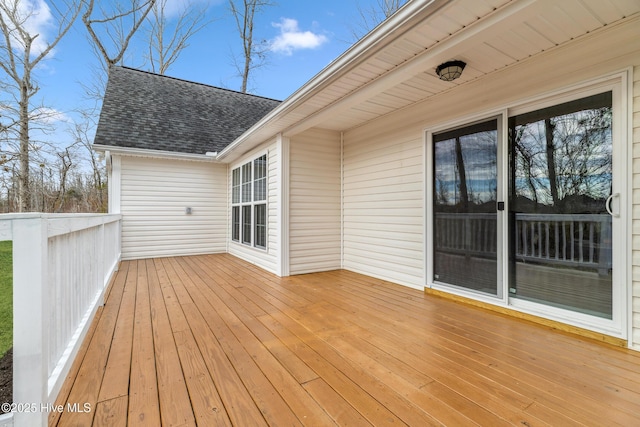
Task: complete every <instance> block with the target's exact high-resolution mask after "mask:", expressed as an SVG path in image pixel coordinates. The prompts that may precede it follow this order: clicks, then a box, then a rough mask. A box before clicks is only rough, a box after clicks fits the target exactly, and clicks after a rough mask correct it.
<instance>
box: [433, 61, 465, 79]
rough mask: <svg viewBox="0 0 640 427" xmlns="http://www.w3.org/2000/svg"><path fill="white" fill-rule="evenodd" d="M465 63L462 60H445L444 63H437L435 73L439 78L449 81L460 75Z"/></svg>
mask: <svg viewBox="0 0 640 427" xmlns="http://www.w3.org/2000/svg"><path fill="white" fill-rule="evenodd" d="M466 65H467V64H466V63H464V62H462V61H447V62H445V63H444V64H440V65H438V68H436V73H437V74H438V77H440V80H444V81H445V82H450V81H453V80H455V79H457V78H458V77H460V76H461V75H462V70H464V67H465V66H466Z"/></svg>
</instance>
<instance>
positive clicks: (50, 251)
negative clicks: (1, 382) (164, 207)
mask: <svg viewBox="0 0 640 427" xmlns="http://www.w3.org/2000/svg"><path fill="white" fill-rule="evenodd" d="M120 218H121V216H120V215H100V214H73V215H58V214H9V215H0V240H12V241H13V402H14V406H15V409H16V411H15V412H14V413H13V414H12V417H13V420H12V421H11V420H9V421H8V425H11V424H13V425H16V426H23V425H24V426H46V425H47V417H48V412H49V411H48V410H47V409H48V408H50V407H51V406H50V405H52V404H53V403H54V402H55V399H56V397H57V395H58V393H59V391H60V388H61V387H62V383H63V382H64V379H65V377H66V376H67V374H68V373H69V370H70V369H71V364H72V363H73V361H74V358H75V357H76V355H77V353H78V350H79V348H80V345H81V344H82V341H83V338H84V337H85V335H86V333H87V330H88V328H89V326H90V324H91V321H92V319H93V317H94V316H95V313H96V311H97V309H98V307H99V306H100V305H102V304H103V302H104V301H103V298H104V291H105V290H106V287H107V286H108V284H109V281H110V280H111V276H112V275H113V274H114V272H115V271H116V270H117V267H118V263H119V261H120V235H121V233H120ZM19 405H23V406H22V407H20V406H19ZM9 417H11V415H10V416H9ZM4 418H7V416H5V417H4ZM1 423H2V420H1V419H0V424H1Z"/></svg>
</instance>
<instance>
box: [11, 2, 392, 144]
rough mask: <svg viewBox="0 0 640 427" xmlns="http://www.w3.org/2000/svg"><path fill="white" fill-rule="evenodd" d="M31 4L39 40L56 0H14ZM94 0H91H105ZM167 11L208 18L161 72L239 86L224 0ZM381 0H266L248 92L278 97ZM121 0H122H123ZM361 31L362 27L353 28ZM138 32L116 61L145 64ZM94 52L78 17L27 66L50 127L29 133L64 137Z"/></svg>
mask: <svg viewBox="0 0 640 427" xmlns="http://www.w3.org/2000/svg"><path fill="white" fill-rule="evenodd" d="M20 1H22V2H23V4H26V5H30V6H31V7H32V8H33V10H34V11H35V12H36V13H34V14H33V16H32V17H31V18H30V21H29V22H28V29H29V31H30V33H31V34H39V36H38V38H37V42H36V44H35V49H34V50H35V51H37V50H38V43H47V42H48V41H50V40H51V38H52V37H53V36H54V31H55V28H56V25H55V24H56V22H55V20H54V19H53V18H52V15H51V13H50V12H48V10H50V9H48V8H49V7H50V6H51V5H56V4H58V3H57V0H20ZM109 1H110V0H98V4H103V5H104V4H107V5H108V4H111V3H109ZM167 1H168V11H169V12H171V10H172V9H173V10H175V9H179V8H181V7H183V6H184V4H186V3H189V4H192V5H193V6H194V7H199V8H203V10H205V12H204V14H205V20H206V21H210V23H209V24H208V25H207V26H206V27H205V28H204V29H202V30H201V31H200V32H198V33H197V34H196V35H195V36H193V37H192V38H191V39H189V47H188V48H187V49H185V50H184V51H182V53H181V55H180V57H179V59H178V60H177V61H176V62H175V63H174V64H173V65H172V66H171V67H170V68H169V70H168V71H167V72H166V75H168V76H172V77H176V78H180V79H185V80H190V81H194V82H199V83H204V84H209V85H213V86H219V87H225V88H228V89H232V90H239V89H240V85H241V81H240V78H239V77H236V71H235V68H234V66H233V65H232V59H231V58H232V56H233V55H236V56H237V54H238V52H240V49H241V42H240V38H239V36H238V34H237V29H236V26H235V22H234V20H233V18H232V16H231V14H230V12H229V10H228V1H227V0H167ZM380 2H381V0H324V1H308V0H275V1H274V5H273V6H269V7H266V8H264V9H263V11H262V12H261V13H260V14H259V15H257V16H256V19H255V30H254V39H255V40H262V41H264V42H265V43H266V45H267V46H269V52H268V56H267V63H266V65H265V66H264V67H261V68H259V69H256V70H254V72H253V74H252V78H251V80H250V82H249V85H248V90H249V92H250V93H254V94H256V95H260V96H265V97H268V98H274V99H278V100H284V99H286V98H287V97H288V96H289V95H291V94H293V93H294V92H295V91H296V90H297V89H299V88H300V87H301V86H302V85H303V84H304V83H306V82H307V81H308V80H309V79H311V78H312V77H313V76H314V75H316V74H317V73H318V72H320V71H321V70H322V69H323V68H324V67H326V66H327V65H328V64H329V63H330V62H331V61H333V60H334V59H336V58H337V57H338V56H340V55H341V54H342V53H343V52H344V51H345V50H347V49H348V48H349V47H350V46H351V45H352V44H353V42H354V41H355V36H354V35H353V33H354V31H355V30H356V29H357V28H358V27H359V26H361V25H362V19H361V18H360V17H359V16H360V13H361V11H362V10H368V9H370V8H373V7H374V6H375V5H378V4H379V3H380ZM125 3H126V2H125ZM360 32H362V30H360ZM143 39H144V36H143V32H138V34H137V36H136V37H135V38H134V42H133V43H132V44H131V45H130V49H129V50H128V54H127V55H126V56H125V60H124V65H126V66H130V67H133V68H139V69H146V70H150V69H151V68H150V67H149V66H148V65H147V66H145V63H144V60H143V55H144V52H145V51H146V50H145V49H146V46H148V44H144V40H143ZM98 64H99V60H98V59H97V57H96V56H95V55H94V53H93V52H92V48H91V45H90V43H89V42H88V35H87V31H86V29H85V28H84V26H83V24H82V21H81V20H80V19H78V21H77V22H76V24H75V26H74V27H73V28H72V29H71V30H70V31H69V33H68V34H67V35H66V36H65V38H64V39H63V40H62V41H61V42H60V43H59V44H58V45H57V46H56V48H55V50H54V51H53V52H52V54H51V55H49V57H48V58H47V59H45V60H44V61H43V62H42V63H41V64H40V65H39V66H38V67H37V69H36V72H35V73H34V77H35V81H36V82H37V84H38V86H39V87H40V91H39V93H38V94H37V95H36V96H35V97H34V98H33V104H34V105H42V106H44V107H45V108H46V109H45V111H47V112H49V113H50V117H49V118H48V119H47V122H48V123H49V124H50V125H52V126H53V128H54V130H53V132H49V133H48V134H46V135H42V134H40V133H38V132H37V131H35V130H34V131H33V135H32V138H35V139H36V140H40V141H48V142H50V143H53V144H54V145H55V146H58V147H61V148H63V147H65V146H67V145H69V144H71V143H72V141H73V138H72V136H71V134H70V132H69V128H71V127H72V126H73V123H74V120H78V117H79V115H78V114H77V113H76V111H77V110H79V109H82V108H83V107H85V106H88V105H94V102H95V101H88V100H87V98H86V95H85V89H84V88H83V84H85V85H89V86H92V85H95V83H94V82H95V77H94V74H95V70H96V69H97V68H98Z"/></svg>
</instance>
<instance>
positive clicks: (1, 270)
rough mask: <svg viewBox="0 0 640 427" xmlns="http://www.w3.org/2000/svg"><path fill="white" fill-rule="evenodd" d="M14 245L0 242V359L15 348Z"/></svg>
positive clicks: (9, 242) (8, 242)
mask: <svg viewBox="0 0 640 427" xmlns="http://www.w3.org/2000/svg"><path fill="white" fill-rule="evenodd" d="M12 252H13V245H12V242H11V241H5V242H0V357H2V356H4V354H5V353H6V352H7V350H9V349H10V348H11V347H12V346H13V256H12Z"/></svg>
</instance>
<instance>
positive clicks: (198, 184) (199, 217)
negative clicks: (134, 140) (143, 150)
mask: <svg viewBox="0 0 640 427" xmlns="http://www.w3.org/2000/svg"><path fill="white" fill-rule="evenodd" d="M119 163H120V177H121V188H120V212H121V213H122V258H123V259H136V258H153V257H163V256H176V255H195V254H203V253H216V252H225V251H226V248H227V228H228V227H227V185H226V182H227V178H226V175H227V165H223V164H213V163H210V162H197V161H184V160H167V159H154V158H145V157H131V156H122V157H121V158H120V162H119ZM187 207H191V208H192V213H191V214H187V213H186V212H185V210H186V208H187Z"/></svg>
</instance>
